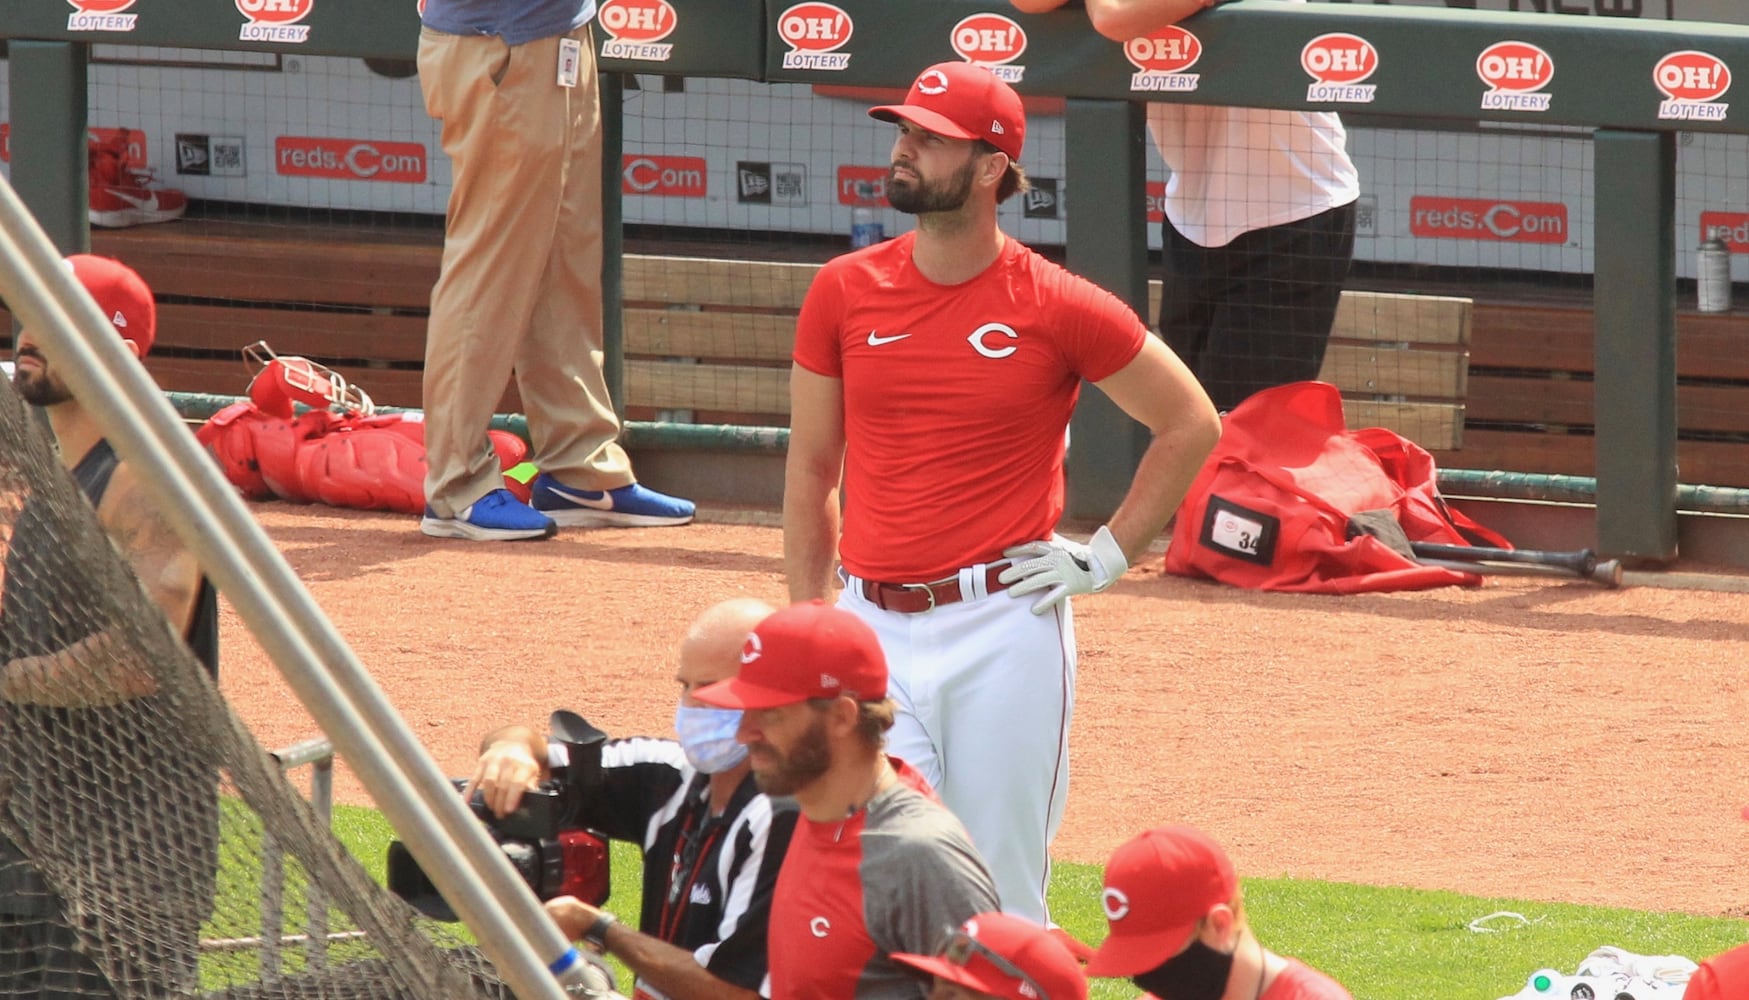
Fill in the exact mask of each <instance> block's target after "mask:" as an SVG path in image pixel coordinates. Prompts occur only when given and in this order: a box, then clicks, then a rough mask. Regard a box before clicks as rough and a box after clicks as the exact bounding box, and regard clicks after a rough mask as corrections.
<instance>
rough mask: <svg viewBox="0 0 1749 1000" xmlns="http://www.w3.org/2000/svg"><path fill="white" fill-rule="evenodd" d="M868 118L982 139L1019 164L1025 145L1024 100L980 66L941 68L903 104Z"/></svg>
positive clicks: (920, 81)
mask: <svg viewBox="0 0 1749 1000" xmlns="http://www.w3.org/2000/svg"><path fill="white" fill-rule="evenodd" d="M868 116H869V117H870V118H878V119H880V120H881V121H884V122H895V121H899V120H901V119H903V120H905V121H907V122H910V123H911V124H913V125H916V126H917V127H919V128H924V129H928V130H929V131H931V132H934V133H935V134H936V135H945V136H947V137H949V138H952V139H982V140H984V141H985V142H988V143H989V144H990V145H992V146H995V147H996V148H997V149H999V150H1001V151H1002V152H1004V153H1007V154H1008V158H1009V159H1010V160H1013V161H1015V162H1016V163H1018V162H1020V150H1021V148H1022V147H1023V146H1025V145H1026V109H1025V108H1024V107H1022V106H1021V103H1020V95H1019V94H1017V93H1015V92H1014V88H1013V87H1010V86H1009V85H1008V84H1007V83H1006V82H1004V81H1002V80H999V79H997V78H996V74H994V73H992V72H990V71H989V70H988V69H985V68H984V67H982V66H979V65H977V64H975V63H968V62H944V63H936V64H935V65H934V66H931V67H929V68H928V69H926V70H924V71H923V72H922V73H921V74H919V75H918V77H917V82H915V83H913V84H911V92H910V93H908V94H906V95H905V103H904V104H884V105H881V106H880V107H875V108H869V109H868Z"/></svg>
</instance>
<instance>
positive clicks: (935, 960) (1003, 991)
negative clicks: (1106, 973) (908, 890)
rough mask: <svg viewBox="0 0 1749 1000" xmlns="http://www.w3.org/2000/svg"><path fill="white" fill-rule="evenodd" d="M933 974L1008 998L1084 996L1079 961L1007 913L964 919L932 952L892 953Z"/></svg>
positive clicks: (1080, 999)
mask: <svg viewBox="0 0 1749 1000" xmlns="http://www.w3.org/2000/svg"><path fill="white" fill-rule="evenodd" d="M892 957H893V959H894V960H896V961H899V962H903V963H905V964H906V965H909V966H911V967H912V968H914V969H920V970H922V971H924V972H927V973H929V974H930V975H932V976H939V977H941V978H942V979H945V980H947V981H948V982H950V983H953V984H954V985H956V986H963V987H965V988H966V989H968V990H976V991H977V992H979V993H987V994H989V995H990V996H993V997H1005V998H1007V1000H1087V977H1086V976H1083V975H1082V974H1081V964H1080V963H1079V962H1077V961H1075V956H1074V955H1072V954H1070V952H1069V949H1068V948H1066V947H1064V946H1063V943H1062V942H1061V941H1059V940H1058V939H1057V938H1056V937H1055V936H1054V935H1052V934H1051V932H1050V931H1047V930H1045V929H1044V928H1043V927H1040V926H1039V925H1038V924H1035V923H1033V922H1032V921H1030V920H1024V919H1022V918H1020V917H1014V916H1010V915H1008V914H1006V913H980V914H978V915H977V916H975V917H972V918H971V919H970V920H967V921H966V922H965V923H964V924H963V925H961V926H960V928H959V929H958V930H957V931H955V932H954V933H953V934H952V935H951V936H950V937H949V938H948V940H947V944H946V945H945V946H944V947H943V948H942V950H941V954H939V955H936V956H934V957H930V956H925V955H908V954H904V953H902V952H896V953H894V954H893V956H892Z"/></svg>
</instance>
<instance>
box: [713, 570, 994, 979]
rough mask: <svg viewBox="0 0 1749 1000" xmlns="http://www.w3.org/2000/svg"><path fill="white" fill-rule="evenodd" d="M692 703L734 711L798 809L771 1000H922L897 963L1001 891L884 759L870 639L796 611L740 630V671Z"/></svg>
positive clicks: (961, 834) (773, 783) (774, 924)
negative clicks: (744, 637) (898, 956)
mask: <svg viewBox="0 0 1749 1000" xmlns="http://www.w3.org/2000/svg"><path fill="white" fill-rule="evenodd" d="M693 696H694V697H695V698H697V699H698V700H699V701H701V702H703V703H705V704H707V705H717V706H720V707H722V708H738V709H740V710H741V727H740V730H739V732H738V733H737V734H736V738H737V739H739V740H740V741H741V742H742V743H744V744H746V745H747V759H748V761H749V762H750V763H751V764H752V765H753V777H754V779H755V780H756V781H758V783H759V788H760V790H762V791H764V792H765V793H766V794H767V795H788V796H792V797H793V798H794V799H795V801H796V805H797V806H799V807H800V809H801V818H800V819H799V820H798V821H797V824H796V830H795V834H794V836H793V838H792V839H791V840H790V847H789V853H788V854H786V855H784V859H783V868H782V870H781V871H779V872H778V876H777V889H776V891H775V892H774V894H773V896H772V901H771V919H770V922H769V925H768V929H767V941H768V948H769V955H770V963H771V997H772V1000H888V998H891V1000H922V998H923V997H924V989H923V985H922V983H921V982H920V981H919V980H918V978H917V977H916V975H915V974H914V973H913V972H912V971H911V969H910V968H909V967H908V966H905V965H903V964H901V963H900V962H899V961H897V960H896V959H894V957H893V956H894V955H895V954H898V953H905V954H919V953H921V954H929V953H932V952H934V951H935V949H936V947H937V946H938V945H939V944H940V940H941V937H942V932H943V929H944V928H949V927H957V926H959V925H960V924H962V923H963V922H964V921H965V920H966V919H967V918H968V917H971V916H973V915H975V914H978V913H983V912H985V911H988V910H993V909H996V887H995V885H994V883H992V882H991V880H990V874H989V871H988V870H987V869H985V867H984V862H983V860H982V859H981V858H980V857H979V856H978V852H977V850H976V849H974V848H973V847H972V843H971V839H970V838H969V837H967V835H966V832H965V828H964V827H962V826H961V825H960V823H959V820H957V819H955V818H954V816H953V814H952V813H949V812H948V811H947V810H946V809H945V808H943V807H942V805H941V804H940V802H938V801H936V800H935V797H934V795H933V793H931V792H930V791H929V788H928V785H927V783H925V782H924V781H923V780H922V778H921V777H920V776H919V775H918V774H917V772H916V771H914V770H913V769H911V767H910V766H909V765H907V764H905V762H904V761H901V760H899V759H897V758H894V757H889V756H887V754H886V753H885V752H884V746H883V744H884V738H885V737H884V734H885V732H886V730H887V728H888V727H890V726H891V725H892V724H893V703H892V701H891V700H889V699H888V698H887V662H886V658H885V657H884V656H883V655H882V653H881V646H880V642H879V640H878V639H876V638H875V634H874V630H873V629H870V628H869V627H868V625H867V624H865V623H864V622H863V621H862V620H861V619H860V618H858V617H856V616H855V615H853V614H850V613H849V612H847V611H841V610H839V609H837V608H833V607H829V606H827V605H825V604H823V603H821V602H819V601H811V602H808V603H805V604H797V605H792V606H791V607H788V608H785V609H783V610H781V611H779V612H777V613H776V614H773V615H772V616H771V617H769V618H767V619H765V620H764V621H762V622H760V623H759V625H758V626H757V627H755V628H754V629H753V632H752V633H751V634H750V635H748V636H747V641H746V644H745V645H744V646H743V647H742V649H741V672H740V673H739V674H738V675H736V676H735V677H734V678H732V679H730V680H726V681H722V682H720V683H717V684H712V685H711V686H709V687H706V688H701V689H700V690H698V691H696V692H694V693H693Z"/></svg>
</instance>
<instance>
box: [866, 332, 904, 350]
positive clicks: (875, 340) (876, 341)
mask: <svg viewBox="0 0 1749 1000" xmlns="http://www.w3.org/2000/svg"><path fill="white" fill-rule="evenodd" d="M878 333H880V331H879V330H870V331H869V332H868V346H870V347H879V346H881V345H882V344H890V343H892V342H893V341H895V340H904V339H905V338H906V337H909V336H911V335H910V334H908V333H895V334H893V335H892V336H891V337H879V336H876V334H878Z"/></svg>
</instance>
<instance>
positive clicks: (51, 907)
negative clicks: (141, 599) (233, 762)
mask: <svg viewBox="0 0 1749 1000" xmlns="http://www.w3.org/2000/svg"><path fill="white" fill-rule="evenodd" d="M66 266H67V268H68V269H69V270H71V271H72V273H73V276H74V277H75V278H76V279H78V281H79V283H80V284H81V285H83V286H84V288H85V290H86V292H87V293H89V294H90V296H91V298H92V299H93V300H94V301H95V302H96V304H97V308H98V311H99V312H101V313H102V314H103V317H104V319H105V320H106V321H107V322H108V324H109V326H110V327H111V328H112V329H114V331H115V333H116V334H117V335H119V336H120V337H121V338H122V340H123V342H124V343H126V344H127V346H128V349H129V350H130V351H131V352H132V353H133V355H134V356H135V357H139V358H143V357H145V355H146V353H147V352H148V351H150V350H151V349H152V342H153V340H154V338H155V336H156V332H157V307H156V304H155V303H154V301H153V298H152V292H151V289H149V288H147V287H146V283H145V281H144V280H142V279H141V278H140V276H139V275H138V274H137V273H135V272H134V270H133V269H132V268H129V267H128V266H127V265H125V264H122V263H121V262H119V261H115V260H111V259H109V258H106V257H95V256H92V255H90V254H78V255H75V256H72V257H69V258H67V261H66ZM12 385H13V388H14V389H16V390H17V392H18V394H19V396H21V397H23V399H24V400H25V401H26V402H28V403H31V404H33V405H34V406H37V407H41V408H42V411H43V413H44V414H45V415H46V416H47V419H48V424H49V427H50V429H51V430H52V432H53V434H54V438H55V442H56V444H57V445H59V449H60V458H61V462H62V464H63V465H64V466H65V467H66V468H67V470H68V472H69V474H70V475H71V476H72V478H73V479H74V480H75V481H76V482H77V484H78V486H79V488H80V490H81V491H82V492H83V493H84V495H85V497H86V499H87V500H89V501H90V503H91V505H92V507H94V508H95V509H96V514H97V521H98V523H99V524H100V525H101V526H102V527H103V529H104V531H105V532H106V533H107V534H108V536H109V538H110V540H111V541H113V542H114V543H115V545H116V547H117V548H118V549H119V550H120V552H121V554H122V556H123V557H124V558H125V559H126V560H127V562H128V564H129V565H130V566H131V567H132V569H133V572H134V575H135V576H137V577H138V578H139V581H140V584H141V585H142V586H143V587H144V589H145V593H146V595H147V596H148V597H150V598H151V600H152V601H153V602H154V603H155V604H156V605H157V607H158V608H159V609H160V610H162V611H163V613H164V615H165V617H166V618H167V619H168V620H169V622H170V625H171V627H172V629H173V630H174V631H175V633H176V634H177V635H180V636H182V637H183V639H184V641H185V642H186V644H187V645H188V647H189V650H190V652H192V653H193V654H194V656H195V658H196V659H198V660H199V661H200V663H201V665H203V666H204V667H206V669H207V670H208V671H210V672H213V673H215V674H216V672H217V670H218V641H219V633H218V602H217V595H216V593H215V591H214V590H213V588H212V586H211V584H210V583H208V582H207V580H206V578H205V577H204V576H203V575H202V574H201V569H200V565H199V563H198V562H197V561H196V560H195V557H194V554H193V553H192V552H190V551H189V549H188V547H187V546H185V545H184V544H183V542H182V539H181V538H180V537H178V536H177V534H176V532H175V531H174V530H173V529H172V528H171V526H170V522H169V521H168V520H167V519H166V518H165V517H164V515H163V512H162V511H161V510H160V509H159V507H158V505H157V504H156V503H154V502H153V501H152V499H151V498H150V497H149V496H148V495H147V494H146V490H145V487H144V485H143V483H142V482H141V480H140V477H139V476H138V475H137V474H136V473H135V471H134V469H133V468H132V466H130V465H129V464H128V463H126V462H123V461H121V459H120V458H119V457H118V456H117V455H116V452H115V449H114V448H112V447H111V446H110V443H109V441H108V440H107V439H105V438H104V435H103V429H102V428H101V427H100V426H98V423H97V420H96V419H95V418H94V417H93V416H92V414H91V413H90V412H89V411H88V410H87V409H86V408H85V406H84V405H82V403H81V401H80V400H78V399H76V398H75V397H74V395H73V393H72V391H71V390H70V389H69V388H68V386H67V384H66V382H65V381H64V379H63V378H62V377H61V375H60V374H59V373H58V372H57V370H56V366H55V365H54V364H53V363H52V362H51V361H50V359H49V358H48V357H46V356H45V355H44V354H43V352H42V349H41V348H40V346H39V342H38V340H37V338H36V337H35V336H34V335H33V333H32V331H31V330H30V329H28V328H26V329H23V330H21V331H20V332H19V334H18V339H17V343H16V348H15V350H14V353H13V373H12ZM7 448H9V449H11V448H19V449H20V452H19V453H23V444H22V443H21V442H9V443H8V444H7ZM63 514H64V512H62V511H59V510H57V509H54V508H52V507H51V506H50V504H49V503H48V502H47V501H44V500H42V499H41V498H38V497H36V496H35V495H34V494H31V495H28V496H27V497H26V498H25V499H24V502H23V505H22V507H21V508H19V509H18V510H17V517H16V519H15V520H13V522H12V523H11V524H10V525H0V527H9V528H10V529H11V531H10V533H9V536H10V537H8V533H7V532H4V531H0V551H3V552H4V558H5V570H4V573H3V574H0V580H4V581H5V588H4V590H3V591H0V765H5V766H0V786H6V785H10V786H11V787H10V797H9V798H8V799H5V800H0V809H6V810H7V811H8V812H9V813H10V814H11V817H10V818H11V819H12V820H13V821H14V823H15V825H16V827H19V828H23V829H24V830H26V831H27V832H31V831H33V830H34V831H36V832H42V831H44V830H45V829H46V828H47V827H49V826H51V825H56V824H57V823H58V822H59V821H58V819H57V818H55V817H54V814H53V813H52V812H51V813H48V814H44V813H42V812H40V811H39V810H40V807H41V806H42V804H43V803H47V802H55V801H61V802H77V803H80V804H81V805H80V808H81V810H82V813H81V815H80V819H79V822H78V823H77V824H73V825H71V826H65V825H63V829H64V830H65V831H66V832H67V833H68V835H69V836H79V837H86V838H91V839H93V840H96V841H103V840H104V838H106V837H114V836H117V835H119V831H127V832H128V835H130V836H132V837H134V838H136V839H134V840H133V841H132V842H129V843H126V844H122V845H117V844H115V843H109V842H105V843H102V846H101V850H102V851H103V852H106V856H113V857H115V858H125V859H128V860H127V861H126V862H119V861H118V862H116V863H117V864H118V865H120V867H118V868H114V869H111V868H107V867H106V868H105V869H104V870H103V878H104V880H105V882H106V883H107V884H108V885H109V886H112V887H113V886H126V887H128V891H129V892H131V893H133V894H134V895H136V896H137V897H138V898H136V899H134V900H133V903H134V904H135V905H137V906H139V907H141V912H140V913H139V914H137V915H136V920H135V921H133V922H132V923H130V924H129V925H128V926H127V928H126V930H125V932H121V931H118V932H117V935H116V936H115V938H114V940H113V941H112V943H111V946H110V947H109V948H108V949H107V951H106V955H105V961H104V963H103V964H102V965H101V967H100V966H99V964H98V963H97V962H95V961H94V960H93V958H92V956H91V954H90V952H89V949H88V947H87V945H86V944H85V943H84V942H82V941H81V939H80V935H79V933H78V932H77V931H76V930H75V927H77V926H78V923H79V917H78V916H77V915H76V914H74V913H70V912H69V906H68V903H67V901H66V900H64V899H62V898H61V897H60V896H59V895H57V893H56V892H55V891H54V890H53V889H51V887H50V885H49V883H48V882H47V881H46V880H45V878H44V875H43V872H42V871H39V867H40V866H39V865H36V864H33V862H32V861H31V860H30V859H29V858H28V857H27V856H26V855H25V854H24V853H23V851H22V850H21V849H20V845H18V844H14V843H13V842H11V841H9V840H7V839H6V838H4V837H0V996H69V995H75V994H77V995H80V996H86V997H92V998H101V997H106V996H114V995H118V994H120V995H127V996H133V995H152V996H156V995H180V994H182V993H186V992H189V991H192V990H193V989H194V988H195V987H196V986H198V985H199V983H198V976H197V966H198V952H197V946H198V937H197V935H198V932H199V929H200V922H201V920H202V918H203V917H204V916H205V914H206V913H207V912H208V910H210V908H211V906H212V887H213V883H212V875H213V873H214V871H215V869H216V865H217V842H216V837H217V829H218V815H217V808H218V799H217V786H216V783H215V781H216V779H215V775H214V774H213V770H212V767H211V765H210V764H208V763H206V762H204V761H202V760H199V759H195V758H194V756H193V755H191V754H189V753H188V752H186V751H187V747H186V746H184V745H182V744H179V743H174V742H173V741H172V740H169V739H167V738H164V734H163V733H162V729H163V727H165V726H166V725H174V721H175V719H176V711H177V709H176V703H175V702H174V701H171V702H169V703H168V704H166V703H165V699H164V698H161V697H159V694H160V684H159V681H160V673H159V671H158V669H157V667H156V666H155V665H154V664H151V663H148V662H146V661H145V658H144V657H143V656H142V655H141V653H140V651H139V650H138V649H137V648H136V647H135V645H133V644H132V643H130V642H129V641H128V639H127V637H126V636H125V634H124V633H125V631H126V630H125V629H123V628H118V627H112V626H110V625H108V624H106V623H105V622H104V621H102V620H101V619H99V618H98V617H97V616H96V615H94V614H67V613H65V612H66V611H67V608H66V607H65V604H66V603H67V601H68V600H69V595H74V594H77V593H78V592H79V588H80V587H89V586H90V585H91V581H90V580H89V579H88V578H87V577H86V576H81V575H80V574H81V573H82V572H84V573H87V574H88V573H89V567H81V566H78V565H73V564H71V563H70V562H69V557H68V556H67V554H66V548H67V545H66V543H67V539H66V538H65V537H61V536H58V534H57V532H58V531H64V530H68V529H67V527H66V525H67V522H66V519H65V517H64V516H59V515H63ZM58 517H59V519H57V518H58ZM71 747H81V748H86V749H87V751H88V752H87V753H79V754H69V753H67V750H68V748H71ZM100 755H102V756H100ZM123 757H125V758H127V760H128V763H129V765H130V766H129V767H126V768H122V767H112V766H106V762H110V761H113V760H119V759H121V758H123ZM149 814H159V815H177V816H178V817H179V818H180V819H181V820H182V822H179V823H178V824H176V825H175V827H174V831H175V836H174V837H171V838H160V839H158V840H156V841H150V840H148V839H146V838H147V836H148V833H147V831H148V830H149V829H151V827H149V826H148V825H146V824H141V823H140V822H139V817H140V816H142V815H149ZM45 815H46V816H47V817H48V818H45ZM25 843H26V845H28V841H27V842H25ZM40 846H41V845H39V847H40ZM118 846H119V847H120V848H121V850H120V851H119V852H118V851H116V848H117V847H118ZM44 849H45V850H46V848H44ZM88 849H89V850H92V851H96V850H99V848H98V847H97V846H89V847H88ZM65 853H66V852H65V851H61V852H60V854H65ZM57 856H59V855H57ZM62 861H63V862H64V861H65V859H64V858H62ZM86 891H91V890H89V889H87V890H86ZM86 901H87V902H89V899H88V898H87V900H86ZM134 933H139V934H141V935H143V936H142V937H141V938H140V939H139V940H131V939H129V938H127V937H126V935H127V934H134Z"/></svg>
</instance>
